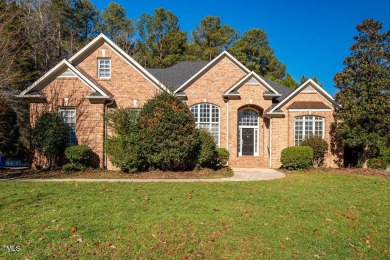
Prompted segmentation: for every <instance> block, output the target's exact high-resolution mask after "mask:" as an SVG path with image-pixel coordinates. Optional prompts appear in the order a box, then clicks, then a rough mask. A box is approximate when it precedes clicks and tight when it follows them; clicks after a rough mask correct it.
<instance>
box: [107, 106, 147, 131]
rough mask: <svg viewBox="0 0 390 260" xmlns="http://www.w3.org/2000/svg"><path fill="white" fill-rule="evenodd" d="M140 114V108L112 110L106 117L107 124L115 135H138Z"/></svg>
mask: <svg viewBox="0 0 390 260" xmlns="http://www.w3.org/2000/svg"><path fill="white" fill-rule="evenodd" d="M139 113H140V110H139V109H138V108H130V107H126V108H117V109H115V110H110V111H109V112H108V114H107V117H106V120H107V124H108V126H109V127H110V128H111V129H112V130H113V133H114V134H115V135H121V136H126V135H129V134H132V133H137V132H138V131H139V128H138V118H139Z"/></svg>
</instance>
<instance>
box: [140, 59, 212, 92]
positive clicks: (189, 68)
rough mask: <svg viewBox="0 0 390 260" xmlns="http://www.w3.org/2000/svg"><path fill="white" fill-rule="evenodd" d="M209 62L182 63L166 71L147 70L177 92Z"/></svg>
mask: <svg viewBox="0 0 390 260" xmlns="http://www.w3.org/2000/svg"><path fill="white" fill-rule="evenodd" d="M207 63H209V61H182V62H180V63H178V64H176V65H173V66H172V67H169V68H166V69H147V71H149V73H150V74H152V75H153V76H154V77H156V78H157V79H158V80H159V81H161V82H162V83H163V84H164V85H165V87H167V88H168V89H171V90H173V91H175V90H176V89H178V88H179V87H180V86H181V85H183V84H184V83H185V82H186V81H187V80H189V79H190V78H191V77H192V76H194V75H195V74H196V73H197V72H198V71H200V70H201V69H202V68H204V67H205V66H206V65H207Z"/></svg>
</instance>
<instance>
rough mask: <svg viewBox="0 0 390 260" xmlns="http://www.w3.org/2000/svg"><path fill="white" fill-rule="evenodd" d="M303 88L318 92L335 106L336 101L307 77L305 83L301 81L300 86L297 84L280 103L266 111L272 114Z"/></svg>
mask: <svg viewBox="0 0 390 260" xmlns="http://www.w3.org/2000/svg"><path fill="white" fill-rule="evenodd" d="M303 90H307V91H310V92H311V93H313V90H314V91H315V92H316V93H318V94H320V95H321V96H322V97H324V98H325V99H326V100H328V101H329V102H330V103H332V104H333V105H335V106H337V103H336V102H335V100H334V98H333V97H332V96H331V95H329V93H328V92H326V91H325V90H324V89H323V88H322V87H321V86H320V85H318V84H317V83H316V82H314V81H313V80H312V79H308V80H307V81H306V82H305V83H303V84H302V85H301V86H299V87H298V88H297V89H296V90H294V91H293V92H292V93H291V94H289V95H288V96H287V97H285V98H284V99H283V100H282V101H281V102H280V103H278V104H277V105H276V106H274V107H273V108H272V109H271V110H270V111H269V112H268V113H269V114H272V113H274V112H276V111H278V110H280V108H282V107H283V106H284V105H285V104H287V102H288V101H290V100H291V99H292V98H294V97H295V96H296V95H298V94H299V93H301V92H302V91H303Z"/></svg>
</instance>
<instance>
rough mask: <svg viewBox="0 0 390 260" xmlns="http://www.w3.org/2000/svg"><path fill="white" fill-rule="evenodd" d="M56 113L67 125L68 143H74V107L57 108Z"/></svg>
mask: <svg viewBox="0 0 390 260" xmlns="http://www.w3.org/2000/svg"><path fill="white" fill-rule="evenodd" d="M58 114H59V116H60V118H61V119H62V120H63V121H64V122H65V124H66V126H67V127H68V143H69V145H75V144H76V108H64V107H61V108H59V111H58Z"/></svg>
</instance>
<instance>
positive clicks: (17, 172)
mask: <svg viewBox="0 0 390 260" xmlns="http://www.w3.org/2000/svg"><path fill="white" fill-rule="evenodd" d="M231 176H233V171H232V170H231V169H229V168H222V169H219V170H215V171H214V170H211V169H200V170H194V171H175V172H173V171H149V172H140V173H124V172H120V171H104V170H85V171H79V172H65V171H62V170H50V171H49V170H43V171H35V170H32V169H6V168H3V169H1V170H0V179H63V178H69V179H211V178H226V177H231Z"/></svg>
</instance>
